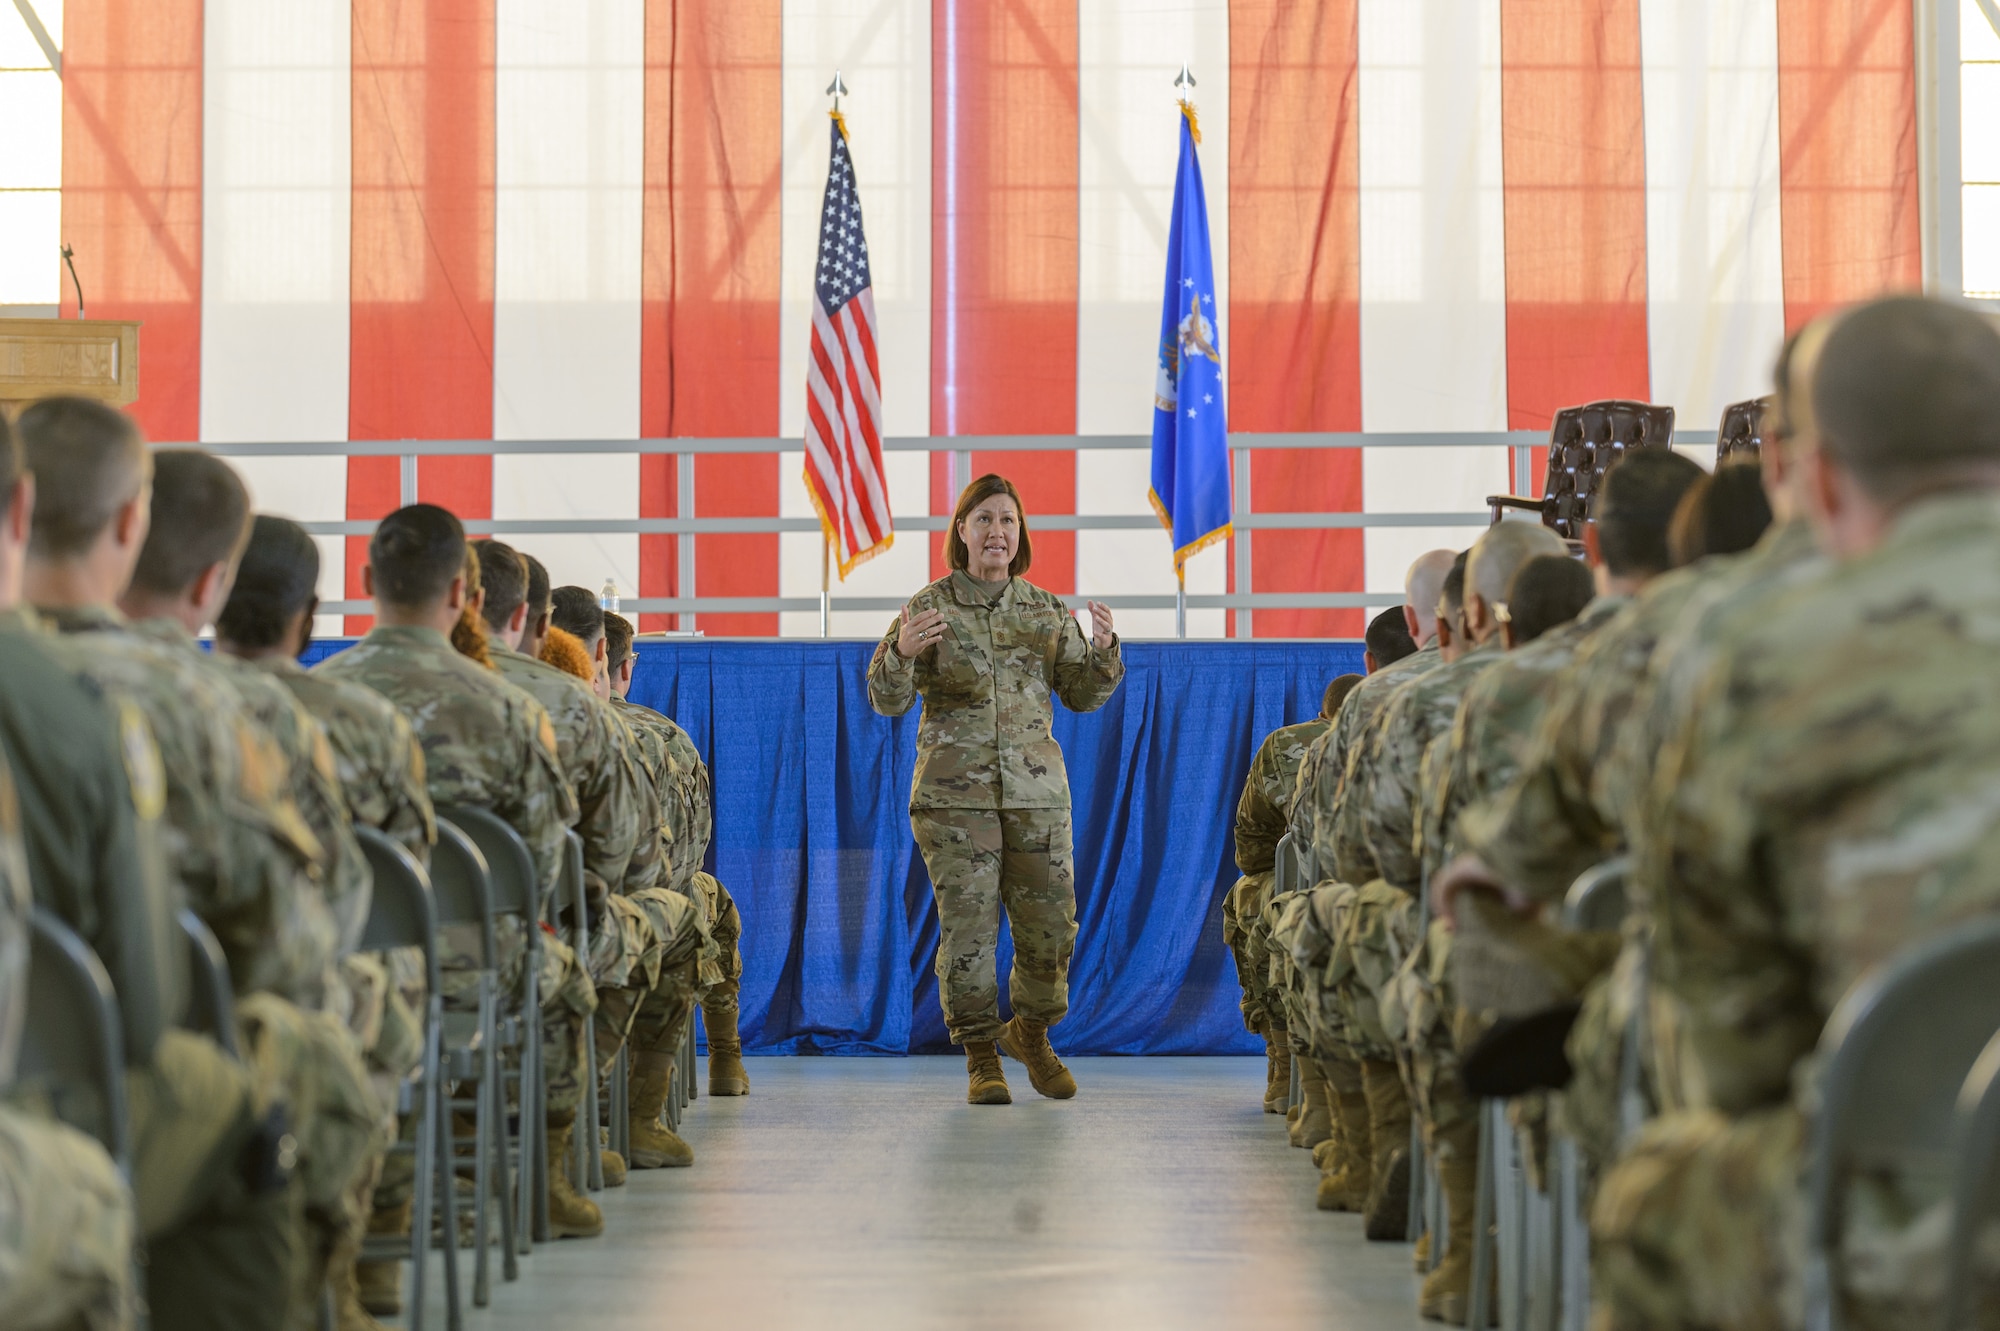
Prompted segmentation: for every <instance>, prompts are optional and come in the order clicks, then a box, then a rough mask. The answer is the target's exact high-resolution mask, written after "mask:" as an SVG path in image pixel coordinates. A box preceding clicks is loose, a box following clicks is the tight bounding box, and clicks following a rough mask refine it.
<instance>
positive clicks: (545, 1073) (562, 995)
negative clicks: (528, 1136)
mask: <svg viewBox="0 0 2000 1331" xmlns="http://www.w3.org/2000/svg"><path fill="white" fill-rule="evenodd" d="M497 924H498V927H497V928H496V930H495V935H496V939H497V943H498V947H499V952H500V975H499V982H498V984H496V985H495V986H494V988H495V992H496V994H497V995H498V998H499V1001H500V1003H501V1005H502V1006H503V1007H506V1006H509V1005H518V1004H519V1003H520V1001H521V996H522V993H523V989H524V987H525V985H526V984H527V975H528V968H527V956H528V948H527V940H526V935H525V933H524V931H523V929H522V925H521V920H520V917H519V916H515V915H503V916H501V917H500V919H499V920H498V921H497ZM439 933H440V938H439V955H438V963H439V970H440V977H439V978H440V982H441V985H442V987H443V990H444V1006H445V1009H446V1010H447V1011H450V1012H471V1011H475V1010H476V1009H477V1003H478V987H479V986H478V974H479V967H478V955H479V950H478V941H477V940H478V935H477V931H476V929H475V928H474V927H473V926H470V925H459V924H448V925H446V926H445V927H444V928H443V929H442V930H440V931H439ZM537 975H538V983H539V984H540V997H541V1008H542V1085H543V1088H544V1093H545V1095H546V1098H547V1106H548V1111H549V1113H551V1114H556V1113H560V1112H561V1111H563V1110H569V1111H571V1112H574V1111H575V1110H576V1108H577V1106H578V1105H579V1104H581V1103H582V1100H583V1024H584V1022H586V1021H588V1020H590V1019H591V1016H592V1014H594V1013H595V1012H596V1011H597V989H596V986H595V985H593V984H592V983H591V980H590V975H589V974H588V972H587V971H586V970H585V969H584V967H583V966H582V965H581V964H580V963H579V962H578V960H577V956H576V953H575V952H574V951H573V950H572V949H571V948H570V946H569V945H568V944H567V943H565V942H563V941H562V940H561V939H560V938H557V937H556V936H555V935H554V934H552V933H550V932H549V931H548V930H547V929H543V930H542V932H541V966H540V969H539V971H538V972H537ZM419 987H421V986H419ZM418 1010H419V1011H421V1010H422V1009H421V1008H419V1009H418ZM613 1052H614V1053H615V1052H616V1051H615V1050H614V1051H613ZM415 1130H416V1123H415V1118H414V1116H411V1117H410V1118H408V1119H406V1120H405V1121H404V1122H403V1123H402V1124H401V1125H400V1132H401V1137H402V1140H404V1141H411V1140H413V1135H412V1134H413V1133H414V1132H415ZM415 1178H416V1162H415V1160H414V1159H413V1158H412V1157H410V1156H409V1155H391V1156H389V1157H388V1158H387V1159H386V1160H385V1161H384V1162H383V1164H382V1173H381V1179H380V1181H379V1182H378V1183H377V1185H376V1187H375V1207H376V1209H377V1210H388V1209H394V1208H396V1207H398V1206H401V1205H402V1204H403V1203H404V1202H406V1201H408V1200H410V1196H411V1191H412V1184H413V1183H414V1182H415Z"/></svg>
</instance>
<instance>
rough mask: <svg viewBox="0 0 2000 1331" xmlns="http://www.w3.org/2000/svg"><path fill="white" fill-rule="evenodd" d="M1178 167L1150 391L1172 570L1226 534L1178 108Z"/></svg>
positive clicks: (1199, 260) (1225, 452) (1204, 250)
mask: <svg viewBox="0 0 2000 1331" xmlns="http://www.w3.org/2000/svg"><path fill="white" fill-rule="evenodd" d="M1181 109H1182V112H1183V114H1182V116H1181V162H1180V171H1179V172H1178V174H1177V175H1176V177H1175V179H1174V220H1173V228H1172V230H1171V231H1169V233H1168V235H1167V283H1166V298H1165V302H1164V305H1163V308H1162V309H1161V311H1160V365H1159V374H1158V378H1157V379H1156V381H1155V383H1154V387H1153V489H1152V500H1153V508H1154V510H1155V511H1156V512H1158V513H1159V515H1160V522H1161V524H1162V525H1164V526H1165V527H1166V529H1167V532H1168V534H1169V535H1170V536H1172V538H1173V543H1174V568H1175V570H1176V571H1177V572H1178V571H1179V570H1180V568H1181V565H1182V564H1183V563H1184V562H1185V561H1186V560H1187V558H1188V556H1189V555H1192V554H1194V553H1195V552H1196V551H1199V550H1201V549H1203V548H1205V547H1207V546H1209V545H1212V544H1214V543H1215V542H1217V541H1220V540H1225V539H1227V538H1228V536H1229V534H1230V529H1229V425H1228V417H1227V416H1226V415H1225V413H1224V412H1223V408H1222V337H1221V334H1220V333H1219V332H1218V331H1217V329H1216V322H1215V320H1216V305H1215V265H1214V263H1213V262H1211V260H1210V258H1209V249H1208V201H1207V199H1206V198H1205V197H1204V196H1203V194H1202V189H1201V162H1200V161H1199V160H1198V159H1197V158H1196V157H1195V145H1196V144H1197V143H1199V142H1201V132H1200V130H1199V129H1197V128H1196V126H1195V122H1194V110H1193V108H1192V107H1190V106H1188V105H1187V104H1186V103H1185V102H1183V103H1182V104H1181Z"/></svg>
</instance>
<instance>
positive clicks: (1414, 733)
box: [1333, 635, 1501, 893]
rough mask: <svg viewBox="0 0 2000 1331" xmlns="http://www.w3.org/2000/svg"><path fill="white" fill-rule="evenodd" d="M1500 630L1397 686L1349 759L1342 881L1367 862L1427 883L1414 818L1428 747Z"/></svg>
mask: <svg viewBox="0 0 2000 1331" xmlns="http://www.w3.org/2000/svg"><path fill="white" fill-rule="evenodd" d="M1500 657H1501V652H1500V646H1499V642H1498V638H1497V635H1496V637H1495V638H1492V639H1488V640H1487V642H1486V643H1485V644H1483V645H1481V646H1478V647H1474V648H1473V649H1472V650H1471V651H1469V652H1467V653H1466V654H1465V655H1464V656H1461V657H1459V658H1458V659H1457V660H1456V661H1453V662H1452V663H1451V664H1449V665H1441V666H1439V667H1438V668H1437V669H1435V670H1427V671H1425V672H1424V673H1423V674H1421V675H1419V676H1417V677H1416V678H1415V679H1412V680H1410V681H1409V682H1408V683H1407V684H1405V685H1404V686H1403V687H1402V688H1400V689H1398V690H1396V694H1395V697H1394V698H1392V699H1391V700H1390V702H1389V704H1388V706H1387V708H1386V709H1385V710H1384V712H1383V715H1382V721H1381V724H1380V725H1378V726H1376V727H1375V730H1374V732H1373V733H1372V734H1371V735H1370V736H1369V737H1368V740H1367V744H1366V747H1365V748H1361V749H1356V750H1355V751H1354V752H1353V753H1352V754H1350V755H1349V758H1348V774H1349V780H1348V786H1347V789H1346V790H1345V792H1344V793H1343V794H1342V796H1341V804H1340V818H1339V822H1338V823H1337V824H1336V825H1335V828H1334V838H1333V856H1334V869H1335V872H1336V873H1337V874H1338V876H1339V878H1340V880H1341V881H1342V882H1344V883H1353V882H1362V883H1365V882H1367V881H1368V879H1367V878H1357V877H1356V876H1355V875H1357V874H1361V873H1363V872H1365V871H1366V869H1367V868H1370V867H1372V868H1373V869H1374V870H1375V873H1374V874H1373V875H1372V876H1373V877H1380V878H1381V879H1383V880H1384V881H1385V882H1387V883H1389V884H1391V885H1392V886H1395V887H1399V888H1401V889H1403V890H1404V891H1405V892H1410V893H1415V892H1416V891H1417V890H1418V889H1419V888H1420V887H1421V886H1422V882H1423V872H1422V868H1421V865H1420V864H1419V862H1418V859H1417V817H1418V814H1419V812H1420V809H1421V806H1422V800H1423V792H1422V780H1423V761H1424V750H1425V749H1426V748H1427V747H1429V745H1430V742H1431V741H1432V740H1434V739H1436V738H1437V737H1438V736H1439V735H1442V734H1443V733H1444V732H1445V730H1446V729H1447V728H1448V727H1449V726H1450V725H1451V723H1452V720H1453V718H1454V717H1456V716H1457V714H1458V704H1459V700H1460V699H1462V698H1463V697H1464V696H1465V690H1466V689H1467V688H1469V687H1470V686H1471V684H1472V681H1473V680H1475V679H1477V678H1478V677H1479V676H1480V675H1481V674H1483V673H1484V672H1485V671H1487V670H1488V669H1490V668H1491V667H1492V666H1494V665H1495V664H1497V663H1498V662H1499V660H1500Z"/></svg>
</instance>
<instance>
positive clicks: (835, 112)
mask: <svg viewBox="0 0 2000 1331" xmlns="http://www.w3.org/2000/svg"><path fill="white" fill-rule="evenodd" d="M1181 105H1182V106H1186V105H1187V103H1186V102H1182V103H1181ZM827 115H828V116H830V117H832V119H833V123H834V124H836V125H838V126H840V141H841V142H842V143H851V142H853V140H851V139H849V138H848V137H847V117H846V116H844V115H842V114H841V113H840V108H839V107H837V106H836V107H834V108H833V109H832V110H831V111H828V112H827ZM1195 142H1196V143H1199V142H1201V136H1200V135H1196V136H1195Z"/></svg>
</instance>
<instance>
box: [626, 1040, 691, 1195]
mask: <svg viewBox="0 0 2000 1331" xmlns="http://www.w3.org/2000/svg"><path fill="white" fill-rule="evenodd" d="M628 1085H629V1087H630V1091H631V1094H630V1109H631V1117H630V1120H629V1122H628V1123H627V1125H626V1130H627V1132H628V1133H629V1134H630V1136H631V1146H632V1155H631V1158H630V1159H629V1160H627V1161H626V1162H625V1163H626V1165H627V1166H629V1167H630V1168H632V1169H684V1168H686V1167H687V1166H689V1165H691V1164H693V1163H694V1148H693V1147H692V1146H689V1145H688V1144H687V1143H686V1142H684V1141H682V1140H681V1138H680V1135H679V1134H678V1133H676V1132H675V1131H674V1130H673V1129H671V1128H669V1127H668V1126H667V1125H666V1124H665V1123H664V1122H663V1121H661V1118H660V1111H661V1110H663V1109H665V1108H666V1107H667V1096H668V1095H670V1094H671V1093H672V1092H673V1087H674V1056H673V1055H672V1054H653V1053H643V1052H641V1051H639V1050H636V1049H635V1050H633V1051H632V1079H631V1081H630V1083H628Z"/></svg>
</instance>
